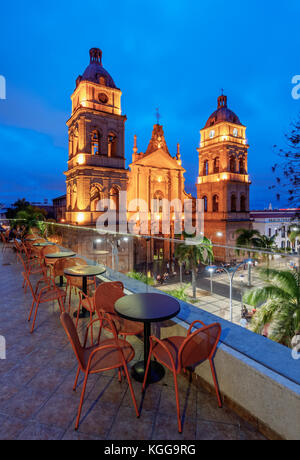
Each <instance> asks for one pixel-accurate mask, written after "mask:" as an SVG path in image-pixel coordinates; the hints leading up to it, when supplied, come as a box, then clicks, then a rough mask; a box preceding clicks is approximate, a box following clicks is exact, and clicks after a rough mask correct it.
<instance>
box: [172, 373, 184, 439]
mask: <svg viewBox="0 0 300 460" xmlns="http://www.w3.org/2000/svg"><path fill="white" fill-rule="evenodd" d="M173 377H174V385H175V397H176V407H177V421H178V431H179V433H182V426H181V417H180V404H179V394H178V383H177V375H176V374H175V372H173Z"/></svg>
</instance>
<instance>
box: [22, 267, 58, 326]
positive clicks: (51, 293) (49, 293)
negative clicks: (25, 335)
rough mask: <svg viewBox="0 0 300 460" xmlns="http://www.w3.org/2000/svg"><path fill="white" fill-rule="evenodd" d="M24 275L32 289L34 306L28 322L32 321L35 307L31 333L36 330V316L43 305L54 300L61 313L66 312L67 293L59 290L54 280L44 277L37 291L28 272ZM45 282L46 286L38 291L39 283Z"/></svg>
mask: <svg viewBox="0 0 300 460" xmlns="http://www.w3.org/2000/svg"><path fill="white" fill-rule="evenodd" d="M22 275H23V277H24V279H25V280H26V283H27V285H28V286H29V288H30V291H31V294H32V304H31V309H30V313H29V317H28V322H29V321H30V320H31V315H32V312H33V309H34V305H35V312H34V317H33V322H32V327H31V331H30V332H31V333H32V332H33V330H34V326H35V321H36V316H37V312H38V308H39V306H40V304H41V303H45V302H53V301H54V300H57V301H58V305H59V309H60V312H61V313H62V312H64V310H65V308H64V301H65V298H66V293H65V291H64V290H62V289H59V288H58V287H57V286H55V283H54V282H53V280H52V279H51V278H49V277H47V276H44V277H43V278H42V279H41V280H39V281H38V283H37V287H36V289H33V286H32V283H31V281H30V278H29V276H28V274H27V272H26V271H25V272H22ZM41 281H42V282H44V283H45V284H46V286H44V287H42V288H41V289H40V290H38V287H39V283H40V282H41Z"/></svg>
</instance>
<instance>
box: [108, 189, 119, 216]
mask: <svg viewBox="0 0 300 460" xmlns="http://www.w3.org/2000/svg"><path fill="white" fill-rule="evenodd" d="M119 193H120V190H119V187H117V186H116V185H114V186H113V187H112V188H111V189H110V192H109V198H110V210H115V211H119V199H120V196H119Z"/></svg>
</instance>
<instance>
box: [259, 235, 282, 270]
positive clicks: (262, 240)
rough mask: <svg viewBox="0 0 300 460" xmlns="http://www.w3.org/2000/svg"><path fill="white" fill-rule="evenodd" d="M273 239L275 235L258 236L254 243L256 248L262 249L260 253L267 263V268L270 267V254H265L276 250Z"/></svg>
mask: <svg viewBox="0 0 300 460" xmlns="http://www.w3.org/2000/svg"><path fill="white" fill-rule="evenodd" d="M275 239H276V235H273V236H266V235H260V236H259V237H258V241H256V243H257V244H258V247H259V248H261V249H263V251H264V252H263V253H262V257H263V259H264V260H266V261H267V267H268V268H269V265H270V254H267V253H268V252H270V253H272V251H274V250H275V249H276V248H277V247H276V244H275ZM271 257H272V256H271Z"/></svg>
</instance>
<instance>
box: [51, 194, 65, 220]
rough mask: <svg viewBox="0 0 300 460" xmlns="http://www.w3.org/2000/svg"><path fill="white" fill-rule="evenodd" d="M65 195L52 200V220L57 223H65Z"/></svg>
mask: <svg viewBox="0 0 300 460" xmlns="http://www.w3.org/2000/svg"><path fill="white" fill-rule="evenodd" d="M66 201H67V197H66V195H61V196H58V197H57V198H54V199H53V200H52V202H53V212H54V219H55V220H56V221H57V222H65V220H66Z"/></svg>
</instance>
